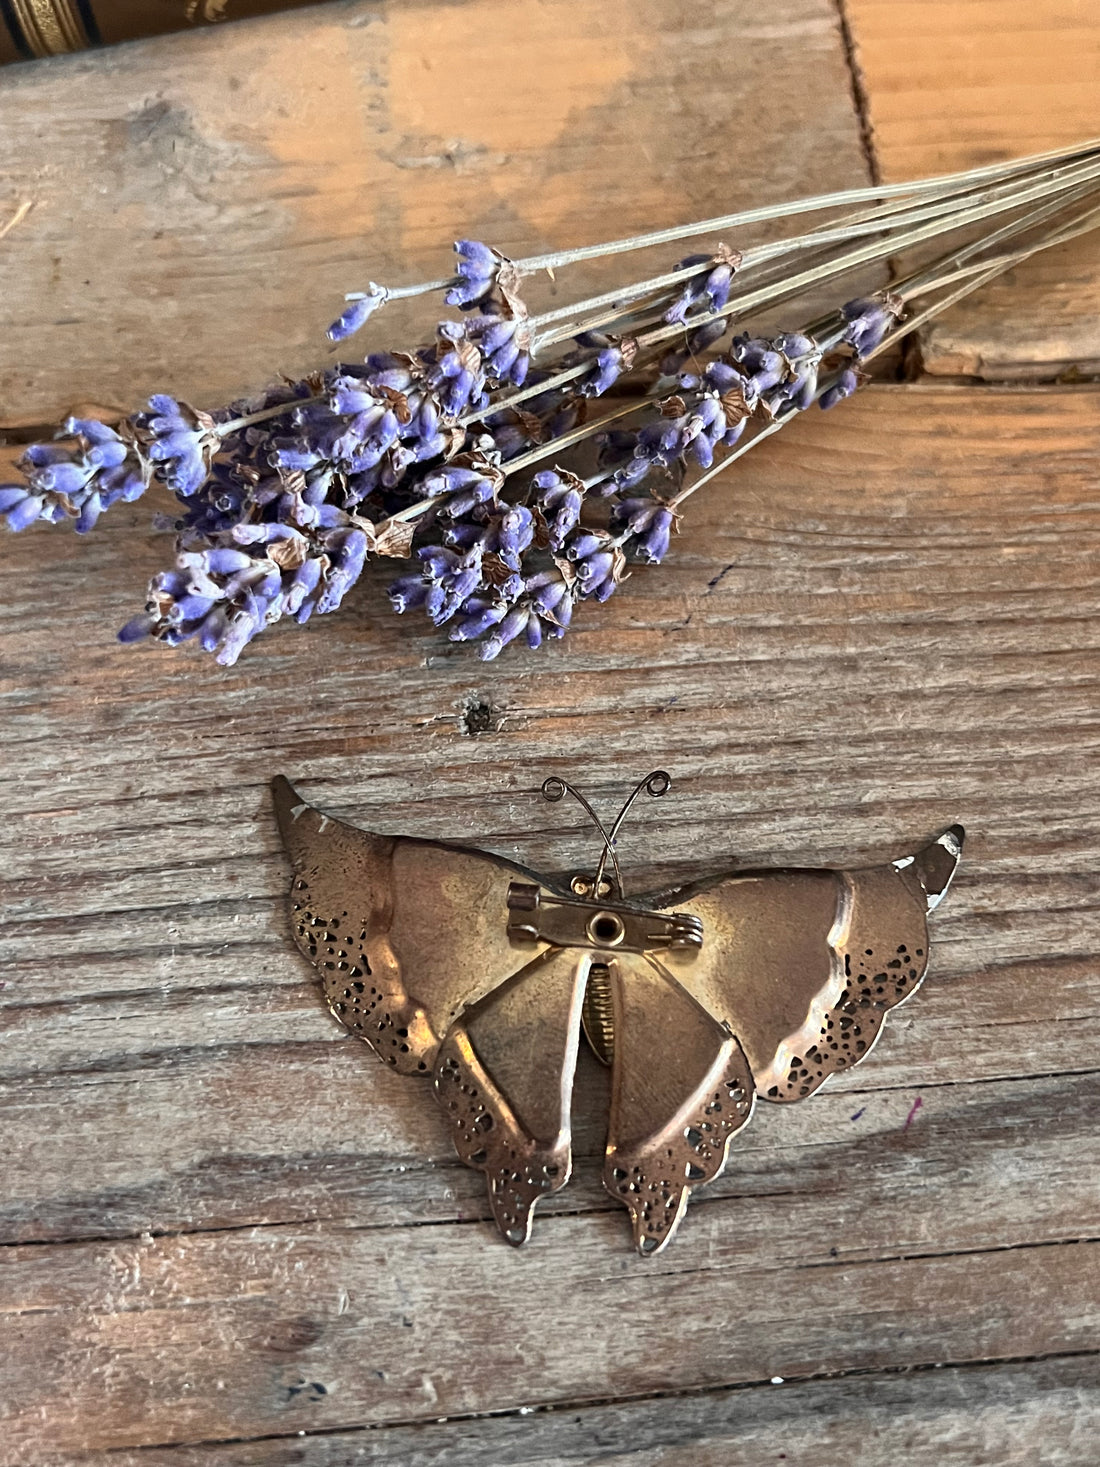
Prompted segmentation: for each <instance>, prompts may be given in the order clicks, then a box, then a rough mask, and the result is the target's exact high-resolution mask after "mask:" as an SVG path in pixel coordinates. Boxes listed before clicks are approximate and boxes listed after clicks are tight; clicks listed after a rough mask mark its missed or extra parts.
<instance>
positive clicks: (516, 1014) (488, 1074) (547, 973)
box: [435, 947, 591, 1244]
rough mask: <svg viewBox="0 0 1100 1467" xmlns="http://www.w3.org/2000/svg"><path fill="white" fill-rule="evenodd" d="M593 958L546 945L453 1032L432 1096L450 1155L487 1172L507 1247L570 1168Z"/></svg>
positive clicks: (525, 1233)
mask: <svg viewBox="0 0 1100 1467" xmlns="http://www.w3.org/2000/svg"><path fill="white" fill-rule="evenodd" d="M590 961H591V957H590V955H589V954H586V953H580V952H578V951H577V950H575V949H568V948H560V947H552V948H549V949H548V950H547V951H546V952H544V953H543V954H542V955H541V956H540V957H536V958H534V959H533V960H532V961H531V962H530V963H528V964H527V966H526V967H524V968H522V969H521V970H520V971H519V972H518V973H516V974H515V975H514V976H513V977H512V978H510V979H509V980H508V981H507V982H506V983H502V984H501V985H500V986H499V987H498V988H494V989H493V990H492V992H490V993H488V994H486V995H485V997H484V998H482V999H481V1000H479V1001H478V1002H477V1003H475V1004H472V1005H471V1006H470V1007H469V1008H468V1009H467V1010H466V1011H465V1012H464V1013H463V1014H462V1016H461V1017H460V1018H459V1019H458V1020H457V1021H456V1022H455V1023H454V1024H453V1025H452V1026H451V1028H450V1029H449V1030H448V1032H447V1036H446V1038H445V1040H444V1041H443V1046H442V1048H441V1049H440V1052H439V1058H438V1062H437V1065H436V1076H435V1087H436V1095H437V1096H438V1098H439V1102H440V1104H441V1105H442V1106H443V1109H444V1111H445V1113H446V1115H447V1118H448V1120H449V1121H450V1124H451V1130H452V1134H453V1137H454V1142H455V1148H456V1150H457V1151H458V1154H459V1156H460V1157H461V1158H462V1160H463V1161H464V1162H466V1164H467V1165H468V1166H472V1167H475V1168H477V1170H479V1171H482V1172H484V1173H485V1177H486V1181H487V1183H488V1188H489V1205H490V1207H491V1208H492V1212H493V1216H494V1218H495V1219H496V1222H497V1226H498V1227H499V1228H500V1231H501V1232H502V1233H503V1234H504V1237H505V1238H506V1239H507V1241H508V1242H509V1243H517V1244H518V1243H525V1242H526V1241H527V1239H528V1237H529V1236H530V1233H531V1213H532V1210H533V1208H534V1206H535V1203H536V1202H538V1201H539V1199H540V1198H542V1197H545V1196H547V1195H548V1194H549V1193H551V1192H556V1191H557V1190H558V1189H559V1188H561V1187H564V1186H565V1184H566V1182H567V1181H568V1180H569V1172H570V1168H571V1165H572V1161H571V1152H570V1097H571V1094H572V1090H573V1073H574V1070H575V1069H576V1063H577V1046H578V1041H579V1037H580V1021H581V1003H582V1001H583V998H584V989H585V982H586V980H587V977H588V968H589V963H590Z"/></svg>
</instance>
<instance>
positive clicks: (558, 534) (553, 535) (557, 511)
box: [532, 469, 584, 550]
mask: <svg viewBox="0 0 1100 1467" xmlns="http://www.w3.org/2000/svg"><path fill="white" fill-rule="evenodd" d="M532 482H533V484H534V487H535V490H536V498H537V502H538V505H539V508H540V509H541V510H542V512H543V514H544V515H545V516H546V519H547V523H548V526H549V530H550V548H551V550H560V549H561V548H562V546H563V545H564V543H565V538H566V536H567V535H568V534H569V532H570V530H572V529H573V528H574V526H575V525H576V524H577V523H578V521H579V520H580V517H581V509H582V508H583V506H584V485H583V483H582V482H581V480H580V479H578V478H577V476H576V475H575V474H570V473H565V472H563V471H562V470H559V469H544V470H543V471H542V472H541V473H539V474H536V475H535V477H534V479H533V481H532Z"/></svg>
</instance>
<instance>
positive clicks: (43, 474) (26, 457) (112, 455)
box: [0, 418, 145, 534]
mask: <svg viewBox="0 0 1100 1467" xmlns="http://www.w3.org/2000/svg"><path fill="white" fill-rule="evenodd" d="M62 435H63V437H65V438H67V439H69V440H71V442H69V443H61V442H57V443H32V444H31V445H30V447H29V448H27V450H26V452H25V453H24V454H23V456H22V458H21V459H20V460H19V465H18V466H19V468H20V470H21V471H22V473H23V475H24V479H25V483H23V484H5V485H3V486H0V515H2V516H3V517H4V518H5V520H6V521H7V525H8V528H9V529H11V530H24V529H26V528H27V526H28V525H32V524H34V522H35V521H36V520H47V521H50V522H53V523H56V522H57V521H59V520H63V519H72V520H75V528H76V531H77V533H78V534H86V533H87V531H88V530H90V529H91V528H92V526H93V525H94V524H95V522H96V520H97V519H98V518H99V516H100V515H101V514H102V513H103V511H104V510H105V509H109V508H110V507H111V505H112V504H117V503H118V502H119V501H120V500H124V501H127V502H130V501H133V500H135V499H138V498H140V496H141V495H142V494H143V493H144V492H145V477H144V475H143V474H142V472H141V466H140V464H139V463H138V460H137V456H136V454H135V452H134V449H133V448H132V446H131V445H130V444H128V443H127V442H125V441H124V440H123V439H122V438H121V437H120V436H119V434H118V433H116V432H115V430H114V429H113V428H111V427H109V426H108V425H107V424H106V423H100V422H97V421H96V420H95V419H94V418H68V419H67V420H66V422H65V424H64V426H63V429H62Z"/></svg>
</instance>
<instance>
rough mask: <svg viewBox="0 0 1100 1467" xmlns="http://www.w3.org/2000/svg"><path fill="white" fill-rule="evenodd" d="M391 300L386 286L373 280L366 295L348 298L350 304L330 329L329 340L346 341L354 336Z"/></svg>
mask: <svg viewBox="0 0 1100 1467" xmlns="http://www.w3.org/2000/svg"><path fill="white" fill-rule="evenodd" d="M389 298H390V293H389V291H388V290H387V289H386V288H385V286H382V285H375V283H374V281H373V280H372V281H371V283H370V285H369V286H368V287H367V290H366V293H365V294H364V295H359V296H348V297H347V301H348V304H347V305H346V306H345V308H344V310H343V311H342V312H341V314H340V315H339V316H338V317H337V318H336V320H335V321H333V323H332V325H331V326H330V327H329V328H328V332H327V335H328V338H329V340H330V341H346V340H347V338H348V337H349V336H354V335H355V333H356V332H357V331H359V330H360V329H361V328H362V327H363V326H365V325H366V324H367V322H368V321H369V320H370V318H371V317H372V316H373V315H374V313H375V311H376V310H377V309H378V307H379V306H381V305H384V304H385V302H386V301H388V300H389Z"/></svg>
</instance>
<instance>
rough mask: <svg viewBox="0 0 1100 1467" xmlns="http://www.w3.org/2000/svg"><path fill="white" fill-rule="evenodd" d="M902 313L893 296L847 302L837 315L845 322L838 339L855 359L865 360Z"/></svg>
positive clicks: (897, 300)
mask: <svg viewBox="0 0 1100 1467" xmlns="http://www.w3.org/2000/svg"><path fill="white" fill-rule="evenodd" d="M902 310H903V303H902V302H901V301H900V300H899V299H898V298H897V297H896V296H889V295H881V296H870V297H867V298H860V299H858V300H854V301H848V302H847V304H846V305H844V306H843V307H841V312H840V314H841V315H842V316H843V317H844V320H845V322H846V323H847V324H846V326H845V330H844V336H843V338H842V339H843V340H844V341H845V342H846V343H847V344H848V345H849V346H850V347H851V348H852V349H853V351H854V352H855V354H856V356H857V357H865V356H867V355H868V354H869V353H870V352H872V351H874V349H875V347H877V346H879V345H880V344H881V342H882V340H883V338H884V337H885V335H886V333H887V332H888V331H889V330H890V328H891V327H892V326H893V325H894V323H895V322H896V321H897V319H898V318H899V316H900V315H901V313H902Z"/></svg>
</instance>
